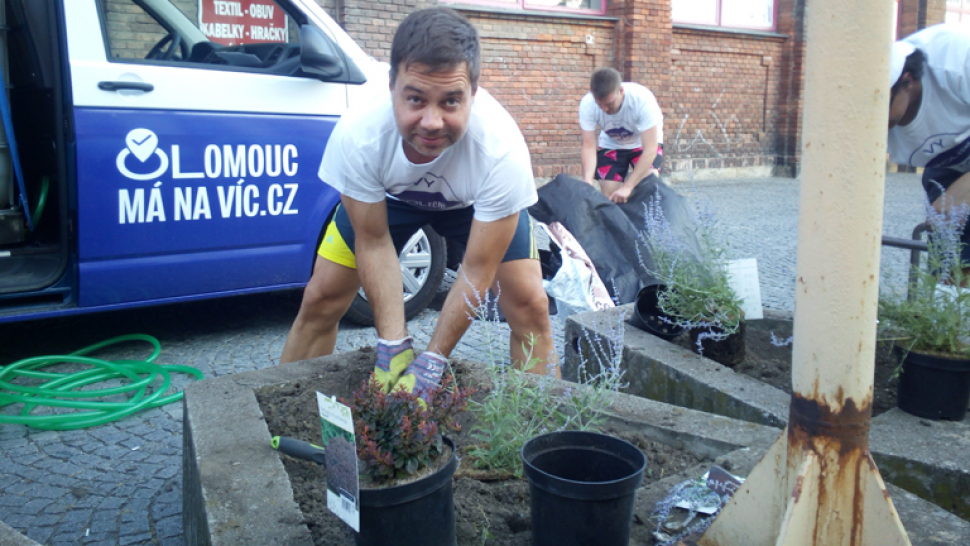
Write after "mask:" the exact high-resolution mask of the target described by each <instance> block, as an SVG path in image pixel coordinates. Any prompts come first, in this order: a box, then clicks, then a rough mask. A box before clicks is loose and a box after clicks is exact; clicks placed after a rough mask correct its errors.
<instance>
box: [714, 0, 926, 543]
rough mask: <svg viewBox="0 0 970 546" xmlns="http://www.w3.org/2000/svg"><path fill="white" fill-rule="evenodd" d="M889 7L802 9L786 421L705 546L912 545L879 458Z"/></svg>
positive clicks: (817, 0)
mask: <svg viewBox="0 0 970 546" xmlns="http://www.w3.org/2000/svg"><path fill="white" fill-rule="evenodd" d="M891 9H892V4H891V3H889V2H885V1H883V0H813V1H812V2H809V3H808V5H807V7H806V12H807V13H806V17H807V22H806V27H807V31H808V35H807V40H806V43H807V57H806V63H805V67H806V71H805V103H804V104H805V110H804V116H803V118H802V119H803V122H802V170H801V178H802V182H801V191H800V203H799V224H798V263H797V270H796V295H795V323H794V347H793V354H792V387H793V394H792V402H791V408H790V413H789V421H788V428H787V429H786V430H785V432H784V433H783V434H782V435H781V436H780V437H779V438H778V440H777V441H776V442H775V443H774V445H773V446H772V447H771V448H770V449H769V451H768V453H767V455H766V456H765V458H764V459H763V460H762V461H761V462H760V463H758V465H757V466H756V467H755V469H754V470H753V471H752V472H751V474H750V475H749V476H748V479H747V480H746V481H745V483H744V485H743V486H742V488H741V489H739V490H738V492H737V493H736V494H735V496H734V497H733V498H732V500H731V501H730V502H729V503H728V505H727V506H725V508H724V510H723V511H722V512H721V514H720V516H719V517H718V518H717V520H716V521H715V522H714V523H713V524H712V525H711V527H710V529H708V531H707V533H706V534H705V535H704V537H703V538H702V539H701V540H700V542H699V544H700V546H742V545H743V546H850V545H851V546H909V545H910V542H909V539H908V538H907V536H906V531H905V529H903V526H902V523H901V522H900V521H899V517H898V515H897V513H896V510H895V508H894V507H893V504H892V501H891V500H890V498H889V495H888V493H887V492H886V488H885V484H884V483H883V481H882V478H881V477H880V475H879V471H878V469H877V468H876V465H875V463H874V462H873V460H872V457H871V456H870V454H869V424H870V421H871V418H872V399H873V398H872V392H873V391H872V389H873V369H874V366H875V338H876V309H877V297H878V290H879V282H878V278H879V254H880V239H881V232H882V203H883V190H884V182H885V155H886V134H887V127H888V111H889V75H888V72H889V70H888V67H889V60H888V55H889V48H890V41H891V36H892V33H891V26H892V12H891ZM860 21H865V24H860V23H859V22H860Z"/></svg>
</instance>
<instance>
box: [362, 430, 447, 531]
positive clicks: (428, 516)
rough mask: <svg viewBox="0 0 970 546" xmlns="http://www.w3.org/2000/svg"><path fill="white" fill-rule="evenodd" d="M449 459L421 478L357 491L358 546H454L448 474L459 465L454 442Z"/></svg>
mask: <svg viewBox="0 0 970 546" xmlns="http://www.w3.org/2000/svg"><path fill="white" fill-rule="evenodd" d="M444 441H445V444H447V445H448V446H449V447H450V448H451V458H450V459H449V460H448V463H447V464H446V465H445V466H443V467H442V468H440V469H438V471H436V472H434V473H433V474H430V475H428V476H425V477H423V478H421V479H420V480H417V481H414V482H411V483H407V484H404V485H399V486H396V487H386V488H381V489H361V490H360V532H359V533H355V534H354V540H355V544H356V545H357V546H390V545H393V546H454V545H455V544H456V542H457V538H456V535H455V505H454V500H453V497H452V489H451V477H452V475H454V473H455V470H456V469H457V468H458V456H457V454H456V453H455V444H454V442H452V441H451V440H450V439H449V438H445V439H444Z"/></svg>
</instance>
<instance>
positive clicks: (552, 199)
mask: <svg viewBox="0 0 970 546" xmlns="http://www.w3.org/2000/svg"><path fill="white" fill-rule="evenodd" d="M655 195H659V197H660V203H661V207H662V209H663V212H664V216H665V217H666V218H667V221H668V222H669V223H670V225H671V228H672V229H674V230H675V232H679V233H680V234H682V235H685V236H686V239H687V240H688V241H689V243H688V245H689V246H690V247H693V248H697V246H696V245H697V240H696V236H695V235H694V234H695V233H696V229H695V225H694V219H693V215H692V214H691V210H690V205H689V203H688V202H687V200H686V199H685V198H684V196H682V195H680V194H679V193H677V192H676V191H674V190H673V188H671V187H669V186H667V185H666V184H664V183H663V182H662V181H661V180H660V179H659V178H658V177H657V176H654V175H651V176H649V177H647V178H645V179H644V180H643V181H642V182H640V184H638V185H637V187H636V188H634V190H633V192H632V193H631V194H630V198H629V199H628V200H627V202H626V203H624V204H622V205H617V204H616V203H613V202H612V201H610V200H609V199H608V198H606V197H605V196H604V195H603V194H601V193H600V192H599V191H598V190H597V189H596V188H594V187H593V186H590V185H589V184H586V183H584V182H583V181H582V180H578V179H576V178H572V177H570V176H568V175H565V174H560V175H559V176H557V177H556V178H554V179H552V180H551V181H550V182H549V183H548V184H546V185H544V186H542V187H541V188H539V202H538V203H536V204H535V205H533V206H532V207H530V208H529V214H531V215H532V217H533V218H535V219H536V220H539V221H540V222H543V223H546V224H549V223H552V222H559V223H560V224H562V225H563V226H564V227H565V228H566V229H567V230H569V232H570V233H572V234H573V236H574V237H576V240H577V241H579V244H580V245H582V247H583V250H585V251H586V254H587V255H588V256H589V258H590V260H592V262H593V265H594V266H595V267H596V272H597V273H598V274H599V276H600V278H601V279H602V280H603V283H604V284H605V285H606V288H607V289H608V290H609V291H610V295H611V296H613V297H614V299H615V300H616V301H617V302H619V303H621V304H623V303H630V302H633V301H635V300H636V296H637V292H639V290H640V288H642V287H643V286H648V285H651V284H656V283H657V280H656V279H655V278H654V276H653V275H651V274H650V272H649V270H650V269H652V268H653V267H654V266H653V260H652V259H651V258H650V255H649V252H648V251H647V250H646V247H645V245H644V244H643V243H642V242H641V241H640V239H638V234H639V233H640V232H642V231H644V230H646V229H647V227H646V226H647V222H646V215H647V208H646V207H647V203H648V202H649V201H650V199H652V198H653V197H654V196H655ZM641 261H642V264H643V265H641Z"/></svg>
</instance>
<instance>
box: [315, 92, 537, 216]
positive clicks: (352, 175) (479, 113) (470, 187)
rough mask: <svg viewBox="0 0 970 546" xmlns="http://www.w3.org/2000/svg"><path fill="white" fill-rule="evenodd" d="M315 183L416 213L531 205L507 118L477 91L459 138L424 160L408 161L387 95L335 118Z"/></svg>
mask: <svg viewBox="0 0 970 546" xmlns="http://www.w3.org/2000/svg"><path fill="white" fill-rule="evenodd" d="M318 174H319V176H320V179H321V180H323V181H324V182H326V183H327V184H330V185H331V186H333V187H334V189H336V190H337V191H339V192H340V193H341V194H343V195H346V196H348V197H351V198H353V199H356V200H358V201H363V202H365V203H376V202H378V201H380V200H382V199H384V197H385V195H386V196H389V197H391V198H392V199H397V200H399V201H402V202H405V203H408V204H409V205H412V206H414V207H416V208H419V209H423V210H449V209H458V208H464V207H467V206H469V205H474V207H475V219H476V220H479V221H482V222H491V221H494V220H499V219H502V218H505V217H506V216H509V215H511V214H514V213H516V212H519V211H520V210H522V209H524V208H526V207H528V206H530V205H533V204H534V203H535V202H536V201H538V195H537V193H536V187H535V180H534V179H533V177H532V161H531V159H530V157H529V148H528V147H527V146H526V144H525V139H524V138H523V137H522V132H521V131H519V128H518V126H517V125H516V124H515V120H513V119H512V116H510V115H509V113H508V112H506V111H505V108H503V107H502V105H500V104H499V103H498V101H496V100H495V98H493V97H492V96H491V95H490V94H488V92H487V91H485V90H484V89H482V88H481V87H479V88H478V92H477V93H476V95H475V102H474V104H473V105H472V112H471V117H470V119H469V122H468V128H467V130H466V132H465V134H464V135H463V136H462V138H461V139H459V140H458V142H456V143H454V144H452V145H451V146H449V147H448V148H446V149H445V150H444V151H443V152H442V153H441V154H440V155H439V156H438V157H436V158H435V159H434V160H433V161H431V162H430V163H422V164H415V163H411V161H409V160H408V158H407V157H406V156H405V155H404V143H403V139H402V138H401V133H400V132H399V131H398V128H397V124H396V122H395V120H394V110H393V106H392V104H391V97H390V95H388V97H387V99H386V100H384V101H382V102H381V103H380V104H379V105H377V106H376V107H373V108H370V109H364V110H360V111H357V112H352V113H350V114H348V115H346V116H344V117H342V118H341V119H340V121H339V122H337V125H336V127H334V130H333V133H332V134H331V135H330V141H329V142H328V143H327V148H326V150H325V151H324V154H323V161H322V162H321V163H320V170H319V173H318Z"/></svg>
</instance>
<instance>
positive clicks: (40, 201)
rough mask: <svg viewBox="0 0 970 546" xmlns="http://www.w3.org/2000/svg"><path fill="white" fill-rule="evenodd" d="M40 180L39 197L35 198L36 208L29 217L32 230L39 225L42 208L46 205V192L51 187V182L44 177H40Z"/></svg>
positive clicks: (42, 212) (42, 213)
mask: <svg viewBox="0 0 970 546" xmlns="http://www.w3.org/2000/svg"><path fill="white" fill-rule="evenodd" d="M40 180H41V184H40V197H38V198H37V206H36V207H34V212H33V213H32V214H31V215H30V219H31V220H32V221H33V223H34V230H36V229H37V226H39V225H40V217H41V216H43V215H44V206H45V205H47V192H48V191H49V190H50V185H51V181H50V180H49V179H48V178H47V177H46V176H43V177H41V179H40Z"/></svg>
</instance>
